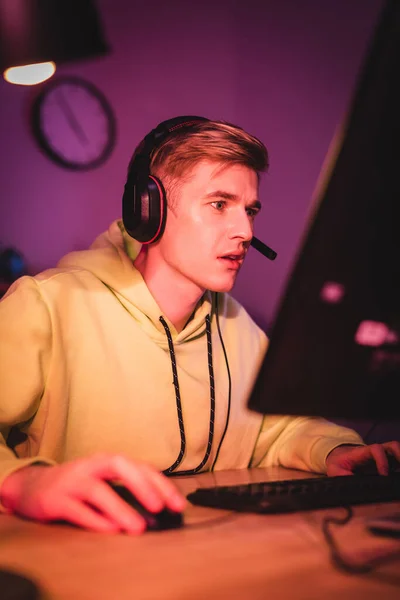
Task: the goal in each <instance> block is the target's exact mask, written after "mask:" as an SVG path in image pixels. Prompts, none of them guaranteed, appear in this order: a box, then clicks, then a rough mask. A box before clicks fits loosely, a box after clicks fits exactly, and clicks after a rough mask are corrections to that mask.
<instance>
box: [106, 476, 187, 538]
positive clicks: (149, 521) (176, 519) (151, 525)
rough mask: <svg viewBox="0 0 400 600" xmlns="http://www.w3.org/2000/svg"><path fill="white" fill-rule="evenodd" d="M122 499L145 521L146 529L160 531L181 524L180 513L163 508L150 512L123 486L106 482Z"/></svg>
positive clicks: (174, 527) (180, 525)
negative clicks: (156, 511)
mask: <svg viewBox="0 0 400 600" xmlns="http://www.w3.org/2000/svg"><path fill="white" fill-rule="evenodd" d="M107 483H108V484H109V485H110V486H111V488H112V489H113V490H114V492H116V493H117V494H118V496H119V497H120V498H122V500H125V502H127V503H128V504H129V505H130V506H132V508H134V509H135V510H136V511H137V512H138V513H139V514H140V515H141V516H142V517H143V518H144V519H145V521H146V530H147V531H161V530H163V529H176V528H178V527H182V526H183V516H182V513H179V512H175V511H172V510H170V509H168V508H163V509H162V510H161V511H160V512H158V513H152V512H150V511H149V510H147V508H144V506H143V505H142V504H141V503H140V502H139V501H138V500H137V498H136V497H135V496H134V495H133V494H132V492H130V491H129V490H128V489H127V488H126V487H125V486H123V485H120V484H117V483H114V482H110V481H108V482H107Z"/></svg>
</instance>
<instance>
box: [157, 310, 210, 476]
mask: <svg viewBox="0 0 400 600" xmlns="http://www.w3.org/2000/svg"><path fill="white" fill-rule="evenodd" d="M160 322H161V323H162V325H163V327H164V329H165V333H166V335H167V339H168V348H169V355H170V358H171V366H172V375H173V385H174V388H175V398H176V410H177V413H178V421H179V432H180V437H181V448H180V451H179V454H178V458H177V459H176V461H175V462H174V463H173V464H172V465H171V466H170V467H168V469H164V471H163V473H164V475H170V474H172V473H173V471H174V470H175V469H177V468H178V466H179V465H180V464H181V462H182V460H183V457H184V455H185V451H186V436H185V426H184V423H183V415H182V403H181V395H180V391H179V381H178V372H177V369H176V359H175V350H174V345H173V342H172V336H171V332H170V330H169V327H168V325H167V323H166V321H165V319H164V318H163V317H160ZM206 332H207V357H208V372H209V376H210V428H209V433H208V443H207V449H206V453H205V456H204V458H203V460H202V461H201V463H200V464H199V465H198V466H197V467H196V468H195V469H189V470H187V471H179V472H178V473H173V475H194V474H195V473H198V472H199V471H200V470H201V469H202V468H203V467H204V465H205V464H206V462H207V461H208V459H209V457H210V453H211V447H212V443H213V438H214V419H215V385H214V369H213V362H212V344H211V321H210V315H207V316H206Z"/></svg>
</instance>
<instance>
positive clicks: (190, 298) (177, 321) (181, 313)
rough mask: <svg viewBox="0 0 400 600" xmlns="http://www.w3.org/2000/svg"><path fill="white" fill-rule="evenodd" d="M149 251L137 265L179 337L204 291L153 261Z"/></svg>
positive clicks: (140, 256) (141, 254) (142, 255)
mask: <svg viewBox="0 0 400 600" xmlns="http://www.w3.org/2000/svg"><path fill="white" fill-rule="evenodd" d="M146 250H147V249H146V248H142V250H141V252H140V253H139V255H138V257H137V258H136V260H135V262H134V264H135V267H136V268H137V270H138V271H139V272H140V274H141V275H142V277H143V279H144V281H145V282H146V285H147V287H148V289H149V291H150V293H151V295H152V296H153V298H154V299H155V301H156V302H157V304H158V306H159V307H160V309H161V311H162V313H163V315H165V316H166V317H167V318H168V320H169V321H171V323H172V324H173V325H174V327H175V329H176V330H177V331H178V333H179V332H180V331H182V329H183V328H184V327H185V325H186V323H187V322H188V321H189V319H190V317H191V315H192V313H193V311H194V310H195V308H196V305H197V303H198V301H199V300H200V298H201V296H202V295H203V293H204V290H202V289H200V288H199V287H198V286H195V285H194V284H191V283H190V282H188V281H187V280H186V279H184V278H183V277H182V276H179V274H177V273H176V272H175V271H173V270H172V269H171V268H170V267H169V266H168V265H167V264H165V263H161V264H160V262H159V261H157V263H156V261H153V260H152V257H151V254H150V253H149V252H147V251H146Z"/></svg>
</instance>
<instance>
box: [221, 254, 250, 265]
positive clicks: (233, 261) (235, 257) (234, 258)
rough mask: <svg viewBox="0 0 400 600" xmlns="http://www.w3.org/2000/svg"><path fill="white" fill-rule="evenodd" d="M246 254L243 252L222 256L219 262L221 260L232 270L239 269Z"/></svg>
mask: <svg viewBox="0 0 400 600" xmlns="http://www.w3.org/2000/svg"><path fill="white" fill-rule="evenodd" d="M245 256H246V254H245V253H244V252H242V253H240V254H234V253H233V254H224V255H223V256H219V257H218V258H219V259H220V260H223V261H224V262H225V263H226V264H227V265H229V266H230V268H232V269H239V267H241V265H242V263H243V261H244V257H245Z"/></svg>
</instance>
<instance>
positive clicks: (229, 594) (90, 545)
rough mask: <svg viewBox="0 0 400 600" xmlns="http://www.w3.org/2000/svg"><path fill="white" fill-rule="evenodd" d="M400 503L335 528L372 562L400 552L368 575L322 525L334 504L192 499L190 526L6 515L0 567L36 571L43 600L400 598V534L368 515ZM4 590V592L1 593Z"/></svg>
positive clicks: (210, 480)
mask: <svg viewBox="0 0 400 600" xmlns="http://www.w3.org/2000/svg"><path fill="white" fill-rule="evenodd" d="M305 476H308V475H307V474H304V473H302V472H299V471H287V470H284V469H268V470H267V469H254V470H250V471H225V472H221V473H216V474H209V473H205V474H202V475H198V476H194V477H190V478H189V477H188V478H181V479H179V478H177V479H175V480H174V481H175V482H176V484H177V485H178V486H179V487H180V488H181V489H182V490H183V491H185V492H186V493H188V492H189V491H192V490H193V489H195V488H196V487H199V486H209V485H212V484H214V483H218V484H219V485H224V484H231V483H242V482H243V483H247V482H249V481H262V480H267V479H286V478H293V479H294V478H299V477H305ZM394 510H400V503H396V504H381V505H368V506H362V507H356V508H355V509H354V513H355V516H354V518H353V520H352V521H351V522H350V523H349V524H348V525H346V526H344V527H343V528H339V529H337V530H336V531H335V534H336V539H337V540H338V541H339V543H340V547H341V548H342V549H343V550H344V551H345V552H346V556H347V557H348V558H350V559H353V560H354V561H361V562H363V561H364V560H365V558H366V556H374V555H376V553H377V552H394V551H396V550H397V558H396V559H394V560H393V561H392V562H388V563H386V564H385V565H384V566H381V567H380V568H378V569H377V570H375V571H373V572H372V573H370V574H368V575H349V574H346V573H343V572H340V571H339V570H337V569H336V568H335V567H334V566H333V565H332V563H331V561H330V557H329V551H328V548H327V545H326V543H325V541H324V539H323V535H322V533H321V527H320V525H321V521H322V519H323V517H324V516H326V514H328V513H329V514H337V515H341V514H342V513H343V510H342V509H329V510H321V511H313V512H303V513H296V514H288V515H268V516H261V515H255V514H247V515H239V514H235V515H234V516H231V517H227V518H225V519H223V518H221V517H223V516H224V515H226V514H227V513H226V511H222V510H212V509H207V508H203V507H194V506H189V507H188V509H187V511H186V514H185V519H186V523H187V526H186V527H185V528H182V529H179V530H171V531H165V532H159V533H147V534H145V535H143V536H141V537H136V538H135V537H129V536H127V535H103V534H95V533H90V532H87V531H83V530H78V529H73V528H70V527H63V526H54V525H51V526H50V525H40V524H37V523H31V522H24V521H22V520H20V519H18V518H16V517H11V516H7V515H2V516H0V568H3V569H7V568H12V569H15V570H17V571H19V572H20V573H21V574H24V575H25V576H27V577H29V578H32V579H33V580H35V581H36V582H37V584H38V585H39V587H40V588H41V590H43V600H128V599H129V600H132V599H135V600H144V599H146V600H156V599H158V598H162V599H168V600H200V599H201V600H203V599H207V600H212V599H218V600H225V599H229V600H231V599H237V598H239V599H242V598H243V599H246V600H247V599H252V600H265V599H266V598H267V599H269V600H280V599H304V600H327V599H332V600H333V599H335V600H337V599H338V598H339V599H340V600H361V599H362V600H370V599H371V600H372V599H374V600H375V599H379V600H386V599H387V600H389V599H390V600H392V599H393V600H399V598H400V541H398V540H390V539H387V538H381V537H376V536H373V535H372V534H369V533H368V532H367V531H366V530H365V528H364V522H363V519H364V517H365V516H367V515H373V514H377V513H378V512H379V513H381V514H389V513H391V512H394ZM1 597H2V596H1V590H0V598H1Z"/></svg>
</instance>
